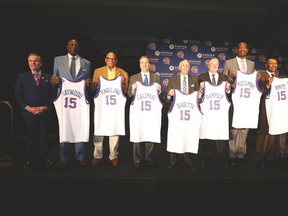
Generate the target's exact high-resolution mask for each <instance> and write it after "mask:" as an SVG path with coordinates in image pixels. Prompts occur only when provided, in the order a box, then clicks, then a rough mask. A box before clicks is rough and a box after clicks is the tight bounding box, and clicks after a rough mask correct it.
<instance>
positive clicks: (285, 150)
mask: <svg viewBox="0 0 288 216" xmlns="http://www.w3.org/2000/svg"><path fill="white" fill-rule="evenodd" d="M276 146H277V154H278V156H279V157H280V158H287V157H288V142H287V133H284V134H280V135H279V141H278V142H277V145H276Z"/></svg>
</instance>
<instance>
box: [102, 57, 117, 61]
mask: <svg viewBox="0 0 288 216" xmlns="http://www.w3.org/2000/svg"><path fill="white" fill-rule="evenodd" d="M105 59H107V60H111V61H116V60H117V59H116V58H109V57H106V58H105Z"/></svg>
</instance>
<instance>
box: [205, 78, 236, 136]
mask: <svg viewBox="0 0 288 216" xmlns="http://www.w3.org/2000/svg"><path fill="white" fill-rule="evenodd" d="M230 105H231V103H230V102H229V101H228V99H227V96H226V82H222V83H221V84H220V85H216V86H215V85H211V84H210V83H209V82H208V81H205V89H204V95H203V99H202V101H201V103H200V107H201V111H202V113H203V117H202V122H201V128H200V139H211V140H228V139H229V107H230Z"/></svg>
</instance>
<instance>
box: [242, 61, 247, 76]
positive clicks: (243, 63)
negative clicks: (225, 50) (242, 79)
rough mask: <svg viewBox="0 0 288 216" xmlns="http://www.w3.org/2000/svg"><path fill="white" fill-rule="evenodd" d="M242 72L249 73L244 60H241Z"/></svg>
mask: <svg viewBox="0 0 288 216" xmlns="http://www.w3.org/2000/svg"><path fill="white" fill-rule="evenodd" d="M241 71H242V72H244V73H246V72H247V69H246V65H245V62H244V59H241Z"/></svg>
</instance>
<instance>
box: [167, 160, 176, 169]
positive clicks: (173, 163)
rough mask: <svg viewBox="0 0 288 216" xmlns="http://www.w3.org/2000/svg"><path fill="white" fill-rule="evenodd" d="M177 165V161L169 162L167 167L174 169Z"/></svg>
mask: <svg viewBox="0 0 288 216" xmlns="http://www.w3.org/2000/svg"><path fill="white" fill-rule="evenodd" d="M177 165H178V161H177V162H172V161H171V162H170V164H169V165H168V169H174V168H175V167H176V166H177Z"/></svg>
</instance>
